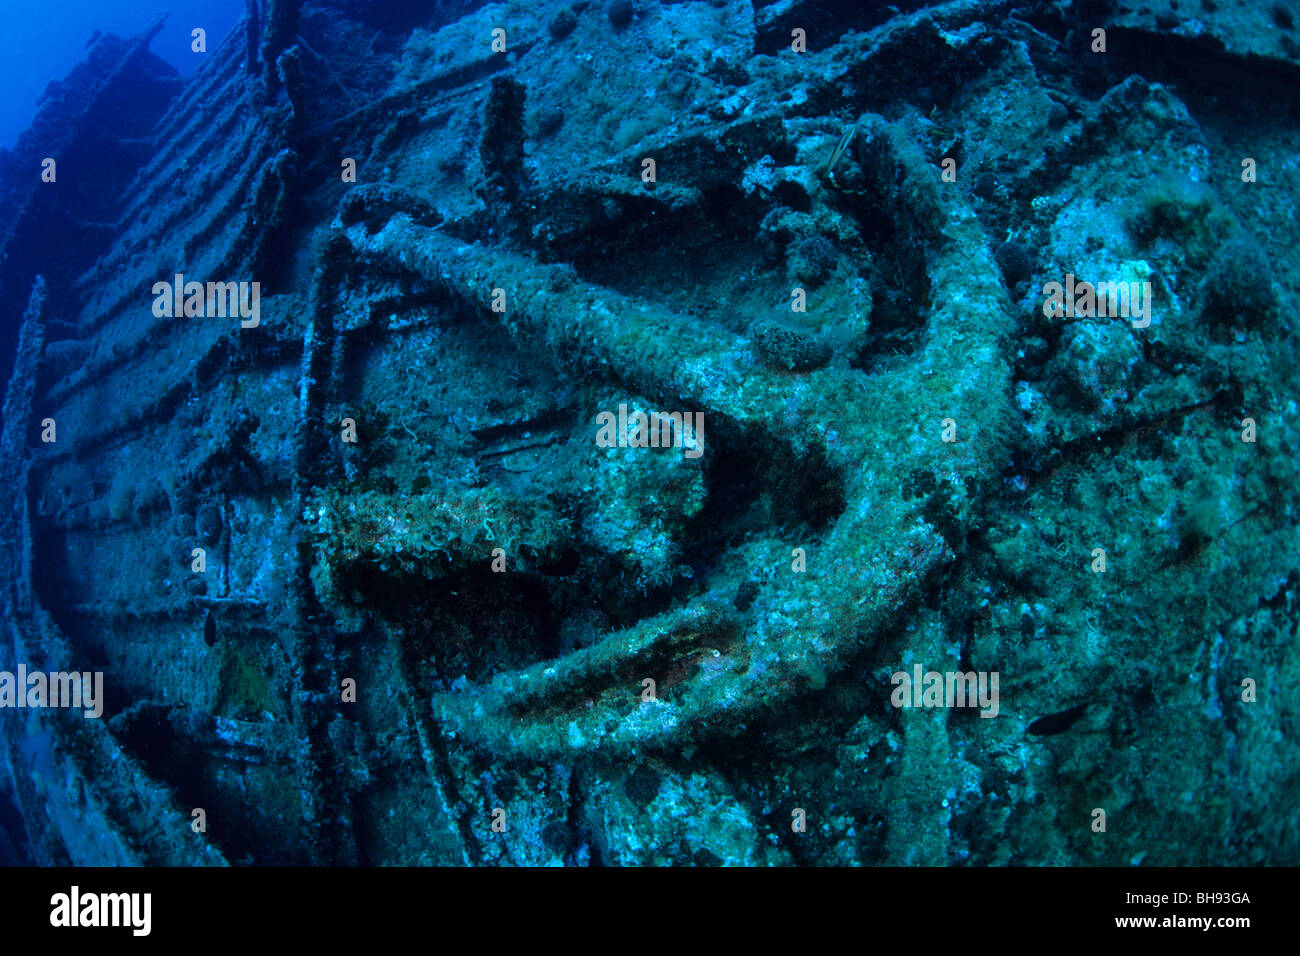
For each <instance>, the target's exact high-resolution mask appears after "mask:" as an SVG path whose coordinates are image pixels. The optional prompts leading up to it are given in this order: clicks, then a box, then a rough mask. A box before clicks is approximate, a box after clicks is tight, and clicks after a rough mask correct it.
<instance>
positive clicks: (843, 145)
mask: <svg viewBox="0 0 1300 956" xmlns="http://www.w3.org/2000/svg"><path fill="white" fill-rule="evenodd" d="M857 131H858V124H857V123H854V124H853V125H852V126H850V127H849V128H848V129H846V130H845V131H844V135H843V136H841V137H840V142H839V145H838V146H836V147H835V152H833V153H831V158H830V162H828V163H827V164H826V169H825V173H826V175H827V176H830V177H831V178H832V179H834V174H835V167H836V165H837V164H838V163H839V161H840V157H841V156H843V155H844V151H845V150H846V149H848V148H849V144H850V143H851V142H853V134H854V133H856V132H857Z"/></svg>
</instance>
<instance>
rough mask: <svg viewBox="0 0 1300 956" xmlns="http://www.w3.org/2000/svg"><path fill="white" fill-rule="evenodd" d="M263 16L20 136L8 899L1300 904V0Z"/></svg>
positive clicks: (3, 789) (4, 239)
mask: <svg viewBox="0 0 1300 956" xmlns="http://www.w3.org/2000/svg"><path fill="white" fill-rule="evenodd" d="M253 8H254V9H255V10H256V11H257V16H256V18H255V19H254V20H252V21H246V22H245V24H243V25H242V27H241V29H239V30H236V31H235V32H234V33H233V34H231V36H229V37H228V38H226V39H225V40H224V41H221V42H220V44H214V45H213V47H212V49H211V50H210V52H206V53H205V54H204V55H205V60H204V62H203V65H202V66H201V67H200V68H199V69H198V71H197V72H196V73H195V74H194V75H193V76H192V77H190V78H188V79H186V80H183V81H182V80H180V79H179V78H177V77H175V76H174V75H171V74H170V72H169V68H167V67H166V65H165V64H163V63H162V62H161V61H158V60H156V58H154V57H153V55H152V54H151V53H149V52H148V40H149V38H150V36H151V35H152V34H146V35H144V36H142V37H137V38H134V39H130V40H122V39H118V38H115V37H111V36H103V37H100V38H98V39H97V40H96V41H95V44H94V45H93V46H92V48H91V51H90V54H89V55H88V59H87V62H86V63H85V64H83V65H82V66H81V67H79V68H78V71H77V72H75V73H74V74H73V75H72V76H70V77H69V78H68V80H67V81H65V82H64V83H63V85H62V87H61V88H60V90H59V94H58V95H57V96H51V97H47V99H46V101H45V103H44V104H43V106H42V110H41V113H40V114H39V116H38V118H37V121H36V122H35V124H34V125H33V127H32V129H31V130H30V131H29V132H28V133H27V134H25V135H24V137H22V138H21V139H20V141H19V143H18V146H17V147H16V148H15V149H14V150H13V151H10V152H2V153H0V194H3V195H4V197H5V203H4V206H3V212H2V213H0V243H3V252H4V260H3V262H2V263H0V285H2V286H3V289H4V292H5V299H6V301H7V304H6V305H5V306H4V308H5V309H6V310H7V311H6V313H5V316H4V317H3V318H0V323H3V324H4V326H5V328H6V329H7V330H8V331H7V335H8V338H7V339H6V342H7V345H6V347H7V349H8V355H7V359H6V361H7V362H8V363H9V364H11V365H12V368H13V373H12V378H11V380H10V384H9V389H8V394H7V398H6V401H5V405H4V408H3V436H2V440H3V452H4V453H3V456H0V468H3V473H2V474H0V494H3V495H5V496H6V497H5V500H4V501H3V502H0V566H2V567H3V571H4V576H3V581H4V587H5V590H4V597H3V600H4V609H5V622H6V629H7V637H6V639H5V640H4V641H0V671H5V672H13V671H16V669H17V668H18V667H19V665H20V664H21V665H23V666H25V667H26V668H28V669H31V670H36V669H44V670H47V671H78V672H99V673H102V675H103V682H104V694H103V697H104V700H103V704H104V708H103V714H102V716H101V717H99V718H95V719H87V718H86V717H84V716H83V714H82V713H81V711H79V710H72V709H69V708H58V707H53V706H50V707H43V708H42V707H32V708H23V709H18V708H14V707H5V706H0V744H3V746H0V768H2V769H3V772H2V773H0V795H2V796H3V799H4V800H5V801H7V802H8V803H9V804H11V805H12V808H13V810H14V811H15V812H14V813H6V814H0V820H3V819H9V818H11V817H12V818H13V819H21V821H22V825H21V827H19V826H16V825H12V826H9V825H6V829H5V836H6V837H7V843H5V845H8V846H11V847H13V848H14V849H13V850H12V853H13V854H14V855H15V856H17V857H20V858H22V859H25V860H28V861H31V862H37V863H44V864H50V863H77V864H112V863H168V864H193V865H197V864H223V863H230V864H292V863H309V864H317V865H351V864H443V865H446V864H454V865H462V864H470V865H575V866H581V865H664V864H667V865H679V866H712V865H756V866H757V865H763V866H767V865H775V866H781V865H864V866H865V865H930V866H953V865H975V866H994V865H1009V864H1029V865H1112V866H1114V865H1121V866H1130V865H1131V866H1152V865H1187V864H1200V865H1237V864H1269V865H1288V864H1289V865H1296V864H1300V826H1298V825H1297V824H1300V735H1298V734H1297V730H1298V727H1297V723H1298V721H1300V697H1298V696H1297V694H1296V688H1297V687H1298V686H1300V642H1298V641H1297V633H1296V628H1297V624H1298V623H1300V608H1298V607H1297V602H1298V601H1300V549H1298V548H1297V545H1298V544H1300V535H1298V533H1297V521H1300V513H1298V512H1297V507H1296V504H1295V489H1296V486H1297V467H1296V464H1295V462H1296V455H1297V452H1298V451H1300V447H1298V443H1300V411H1298V409H1297V401H1296V398H1297V394H1300V392H1298V390H1297V385H1298V384H1300V382H1298V381H1297V350H1296V344H1297V343H1296V332H1297V329H1296V326H1295V319H1294V316H1295V303H1296V296H1297V291H1298V290H1300V218H1298V217H1300V185H1297V172H1298V171H1300V167H1298V165H1297V160H1296V156H1298V155H1300V32H1297V28H1296V26H1295V24H1294V22H1293V14H1296V13H1300V8H1293V5H1292V3H1291V0H1278V2H1277V3H1275V4H1271V5H1269V4H1259V3H1252V2H1246V0H1237V2H1229V0H1215V2H1214V3H1209V2H1208V0H1206V2H1202V3H1199V4H1197V3H1188V2H1181V3H1177V4H1175V3H1172V2H1168V3H1166V2H1164V0H1156V2H1147V3H1143V4H1140V5H1139V4H1136V3H1130V2H1126V0H1115V2H1101V3H1094V2H1068V0H1060V2H1044V0H1026V2H1023V3H1015V2H1005V0H955V2H948V3H936V4H929V5H921V4H916V3H902V4H899V5H898V6H895V7H883V6H877V5H874V4H867V5H863V4H854V3H828V2H824V0H779V2H775V3H762V2H752V0H683V2H666V0H611V2H595V0H580V2H576V3H566V2H563V0H530V2H526V3H524V2H520V3H488V4H478V3H468V2H466V3H459V4H435V3H427V4H426V3H408V4H399V3H388V2H383V0H265V2H263V3H261V4H254V5H253ZM145 91H151V92H149V93H147V94H146V92H145ZM123 103H131V104H135V108H134V109H133V110H123V109H122V108H121V104H123ZM45 157H53V158H54V159H55V160H56V162H57V173H56V177H55V178H54V179H53V180H43V179H42V175H41V173H40V171H41V170H42V169H43V168H44V167H43V166H42V159H43V158H45ZM34 171H35V172H34ZM106 191H107V193H106ZM190 283H197V285H194V286H192V287H191V286H190V285H189V284H190ZM254 283H256V285H254ZM226 284H230V285H229V286H227V285H226ZM3 703H4V701H3V700H2V699H0V704H3ZM196 809H202V810H203V811H204V814H203V822H202V823H201V824H200V823H199V822H196V821H197V820H198V818H196V817H195V814H194V811H195V810H196ZM10 830H12V832H9V831H10ZM0 849H2V847H0Z"/></svg>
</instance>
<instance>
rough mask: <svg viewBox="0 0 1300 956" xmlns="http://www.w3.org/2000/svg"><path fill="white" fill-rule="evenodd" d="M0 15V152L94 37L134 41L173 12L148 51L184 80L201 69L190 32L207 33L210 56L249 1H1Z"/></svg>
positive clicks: (28, 120) (13, 138)
mask: <svg viewBox="0 0 1300 956" xmlns="http://www.w3.org/2000/svg"><path fill="white" fill-rule="evenodd" d="M0 11H3V29H0V89H3V90H4V91H5V93H4V97H3V98H0V147H5V148H10V147H12V146H13V145H14V143H15V141H16V140H17V139H18V135H19V134H20V133H21V132H22V131H23V130H25V129H27V127H28V126H30V125H31V122H32V117H33V116H35V115H36V101H37V99H38V98H39V97H40V95H41V93H42V92H44V90H45V87H46V86H47V85H48V84H49V82H50V81H51V80H57V79H62V78H63V77H65V76H66V75H67V74H68V71H70V70H71V69H72V68H73V67H74V66H76V65H77V63H78V62H80V61H81V59H82V58H83V56H84V55H85V49H86V42H87V41H88V40H89V39H90V38H91V36H93V35H94V33H95V31H96V30H98V31H100V32H102V33H116V34H118V35H119V36H123V37H129V36H134V35H136V34H137V33H139V32H140V31H142V30H143V29H145V27H147V26H148V25H149V24H150V23H151V22H152V21H153V18H154V17H155V16H156V15H157V14H159V13H162V12H169V13H170V15H169V16H168V18H167V25H166V26H165V27H163V30H162V32H161V33H159V34H158V36H156V37H155V38H154V41H153V44H152V46H151V49H152V50H153V52H154V53H156V54H157V55H158V56H159V57H161V58H162V59H164V60H166V61H167V62H168V63H170V64H171V65H172V66H174V67H175V68H176V69H177V70H178V71H179V72H180V74H181V75H182V76H187V75H189V74H190V73H192V72H194V70H195V69H197V68H198V66H199V64H200V63H201V62H202V61H203V54H201V53H194V52H192V51H191V50H190V31H191V30H193V29H194V28H195V27H202V28H203V29H204V30H206V31H207V48H208V51H209V52H211V51H212V50H215V49H216V48H217V44H219V43H220V42H221V40H222V38H224V37H225V36H226V34H228V33H229V32H230V31H231V30H232V29H233V28H234V26H235V24H236V23H237V22H238V21H239V18H240V17H241V16H242V15H243V12H244V0H170V2H168V0H154V2H152V3H150V2H140V0H127V2H123V0H42V2H39V3H21V4H20V3H18V2H16V0H4V2H3V3H0Z"/></svg>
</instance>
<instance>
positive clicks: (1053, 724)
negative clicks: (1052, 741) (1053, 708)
mask: <svg viewBox="0 0 1300 956" xmlns="http://www.w3.org/2000/svg"><path fill="white" fill-rule="evenodd" d="M1087 709H1088V705H1087V704H1086V703H1083V704H1077V705H1075V706H1074V707H1071V708H1070V709H1069V710H1062V711H1059V712H1057V713H1055V714H1048V715H1047V716H1046V717H1039V718H1038V719H1037V720H1035V721H1034V722H1033V723H1032V724H1030V725H1029V732H1030V733H1031V734H1033V735H1034V736H1036V737H1048V736H1050V735H1052V734H1059V733H1060V732H1061V731H1063V730H1069V729H1070V728H1071V727H1072V726H1073V725H1074V722H1075V721H1076V720H1078V719H1079V718H1080V717H1082V716H1083V712H1084V711H1085V710H1087Z"/></svg>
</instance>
